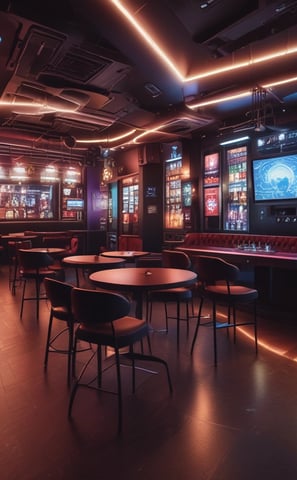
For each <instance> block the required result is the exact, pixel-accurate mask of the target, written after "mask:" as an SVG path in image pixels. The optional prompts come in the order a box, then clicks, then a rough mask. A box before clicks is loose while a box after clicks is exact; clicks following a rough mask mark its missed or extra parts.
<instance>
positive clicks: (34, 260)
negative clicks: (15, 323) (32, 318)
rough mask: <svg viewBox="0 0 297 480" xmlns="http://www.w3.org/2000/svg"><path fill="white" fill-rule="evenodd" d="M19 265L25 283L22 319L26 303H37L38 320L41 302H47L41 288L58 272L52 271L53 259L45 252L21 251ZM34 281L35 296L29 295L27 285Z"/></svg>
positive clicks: (19, 251)
mask: <svg viewBox="0 0 297 480" xmlns="http://www.w3.org/2000/svg"><path fill="white" fill-rule="evenodd" d="M17 254H18V264H19V274H20V279H21V280H22V282H23V292H22V299H21V310H20V318H22V316H23V310H24V303H25V302H28V301H35V303H36V319H37V320H38V319H39V302H40V300H46V299H47V297H46V295H45V294H41V292H40V287H41V283H42V282H43V280H44V279H45V277H55V276H56V272H55V271H54V270H51V268H50V266H51V265H52V264H53V258H52V257H51V256H50V255H48V253H45V252H32V251H30V250H24V249H19V250H18V252H17ZM30 281H33V282H34V283H35V295H33V294H31V292H29V294H28V296H26V295H27V284H28V282H30Z"/></svg>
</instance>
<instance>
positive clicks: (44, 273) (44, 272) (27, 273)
mask: <svg viewBox="0 0 297 480" xmlns="http://www.w3.org/2000/svg"><path fill="white" fill-rule="evenodd" d="M55 273H56V272H55V271H54V270H50V269H48V268H40V269H39V270H38V272H36V269H33V268H32V269H25V270H24V269H22V268H21V269H20V275H21V276H22V277H23V278H28V279H29V278H34V279H35V278H38V277H39V278H45V277H48V276H51V275H55Z"/></svg>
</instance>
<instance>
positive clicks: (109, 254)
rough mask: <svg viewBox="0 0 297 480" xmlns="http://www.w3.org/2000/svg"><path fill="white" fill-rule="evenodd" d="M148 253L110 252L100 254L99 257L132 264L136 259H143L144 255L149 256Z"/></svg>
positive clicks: (134, 251) (133, 251)
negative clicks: (121, 260) (117, 259)
mask: <svg viewBox="0 0 297 480" xmlns="http://www.w3.org/2000/svg"><path fill="white" fill-rule="evenodd" d="M149 253H150V252H138V251H136V250H132V251H129V250H110V251H108V252H102V253H101V255H102V256H103V257H110V258H124V259H125V260H130V261H132V262H133V261H134V260H135V258H136V257H144V256H145V255H149Z"/></svg>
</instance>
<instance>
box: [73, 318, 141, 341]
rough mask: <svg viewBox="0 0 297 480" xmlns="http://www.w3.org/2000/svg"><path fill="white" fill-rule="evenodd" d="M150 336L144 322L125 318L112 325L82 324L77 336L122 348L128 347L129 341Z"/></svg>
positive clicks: (81, 338) (84, 339)
mask: <svg viewBox="0 0 297 480" xmlns="http://www.w3.org/2000/svg"><path fill="white" fill-rule="evenodd" d="M147 334H148V326H147V323H146V322H145V321H144V320H139V319H138V318H135V317H130V316H125V317H122V318H119V319H118V320H115V321H114V322H113V326H112V325H111V324H110V323H98V324H92V325H87V324H80V325H79V327H78V329H77V332H76V335H77V338H79V339H80V340H83V341H86V342H89V343H97V342H99V341H100V343H101V344H102V345H108V346H110V347H117V348H121V347H122V346H126V345H127V339H129V341H131V340H132V342H133V343H135V342H137V341H139V340H141V339H142V338H143V337H144V336H145V335H147Z"/></svg>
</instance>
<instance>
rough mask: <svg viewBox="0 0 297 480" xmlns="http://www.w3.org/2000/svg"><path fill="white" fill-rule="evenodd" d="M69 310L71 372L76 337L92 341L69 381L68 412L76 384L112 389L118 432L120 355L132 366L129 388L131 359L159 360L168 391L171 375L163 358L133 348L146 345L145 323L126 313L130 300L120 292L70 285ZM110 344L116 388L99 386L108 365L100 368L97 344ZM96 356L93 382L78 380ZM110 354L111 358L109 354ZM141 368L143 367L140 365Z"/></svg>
mask: <svg viewBox="0 0 297 480" xmlns="http://www.w3.org/2000/svg"><path fill="white" fill-rule="evenodd" d="M71 296H72V311H73V315H74V319H75V320H76V321H77V323H78V327H77V329H76V330H75V341H74V351H73V367H72V372H73V373H75V360H76V352H77V345H78V342H79V341H84V342H88V343H90V344H93V345H96V346H97V348H96V349H95V351H93V353H92V355H91V356H90V358H89V359H88V360H87V361H86V363H85V365H84V366H83V367H82V370H81V372H80V374H79V376H78V378H77V379H76V380H75V382H74V384H73V389H72V392H71V395H70V400H69V407H68V416H69V417H70V416H71V412H72V407H73V402H74V398H75V396H76V392H77V389H78V387H81V386H85V387H88V388H95V389H97V390H98V389H99V390H101V391H105V392H109V393H116V394H117V396H118V433H121V430H122V383H121V361H122V360H121V359H124V358H126V359H127V360H128V361H129V363H130V365H131V368H132V390H133V392H134V391H135V370H136V367H135V361H136V360H139V361H149V362H158V363H160V364H162V365H163V366H164V367H165V369H166V373H167V380H168V385H169V389H170V392H172V384H171V378H170V374H169V369H168V365H167V362H166V361H165V360H163V359H161V358H159V357H155V356H154V355H151V354H148V355H146V354H143V353H137V352H135V351H134V345H135V344H136V343H137V342H142V340H143V339H145V338H146V339H147V341H148V344H149V347H150V338H149V329H148V324H147V323H146V322H145V321H144V320H140V319H138V318H135V317H131V316H130V315H129V312H130V307H131V305H130V301H129V300H128V299H127V298H126V297H124V296H123V295H120V294H117V293H113V292H108V291H103V290H101V291H100V290H87V289H82V288H77V287H74V288H73V290H72V294H71ZM102 346H104V347H111V348H113V349H114V353H115V355H114V356H115V365H116V377H117V389H116V391H109V390H102V374H103V372H106V371H107V370H109V369H110V367H111V365H107V366H106V369H104V370H103V369H102V358H101V347H102ZM125 347H127V348H128V352H125V353H124V352H123V350H122V349H123V348H125ZM94 357H96V360H97V362H96V367H97V376H96V377H95V381H96V383H95V384H93V383H92V382H90V381H85V383H83V382H82V378H83V377H84V374H85V372H86V370H87V368H88V366H89V365H90V362H91V361H92V359H93V358H94ZM112 358H114V357H113V356H112ZM142 370H143V369H142Z"/></svg>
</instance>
